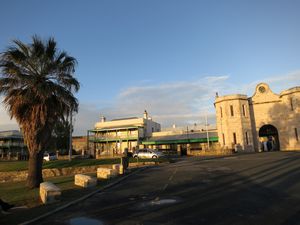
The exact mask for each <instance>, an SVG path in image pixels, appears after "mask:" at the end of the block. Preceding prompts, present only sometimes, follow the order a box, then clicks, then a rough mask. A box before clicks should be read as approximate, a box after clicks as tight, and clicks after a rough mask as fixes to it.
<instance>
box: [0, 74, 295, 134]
mask: <svg viewBox="0 0 300 225" xmlns="http://www.w3.org/2000/svg"><path fill="white" fill-rule="evenodd" d="M260 82H265V83H268V84H269V85H270V87H271V89H272V90H274V92H276V93H280V92H281V91H282V90H285V89H287V88H291V87H294V86H297V85H299V84H300V71H295V72H291V73H288V74H284V75H275V76H270V77H267V78H264V79H262V80H256V81H253V82H251V83H249V84H236V83H234V82H232V81H231V80H230V78H229V76H207V77H204V78H199V79H195V80H189V81H186V80H185V81H176V82H169V83H160V84H159V83H158V84H153V83H152V84H150V82H148V81H147V82H139V85H138V86H131V87H128V88H126V89H124V90H122V91H120V93H119V94H118V95H117V96H116V99H115V101H113V102H111V104H110V106H106V107H101V104H96V103H94V104H88V103H85V102H80V107H79V113H78V114H77V115H76V116H75V123H74V124H75V132H74V135H85V134H86V131H87V130H88V129H91V128H93V126H94V124H95V123H96V122H98V121H99V119H100V115H104V116H106V117H107V119H108V120H110V119H115V118H122V117H132V116H142V113H143V112H144V110H145V109H147V111H148V112H149V113H150V116H152V118H153V120H154V121H158V122H160V123H161V124H162V126H163V127H169V126H171V125H172V124H177V125H178V126H186V125H193V124H194V123H196V124H204V121H205V119H204V116H205V114H207V115H208V120H209V123H210V124H214V123H215V109H214V106H213V102H214V98H215V93H216V92H219V94H220V95H224V94H234V93H241V94H247V95H248V96H252V94H253V93H254V89H255V86H256V85H257V84H258V83H260ZM295 84H296V85H295ZM17 127H18V126H17V124H16V122H15V121H11V120H10V118H9V116H8V115H7V113H6V111H5V110H4V109H3V107H0V130H5V129H16V128H17Z"/></svg>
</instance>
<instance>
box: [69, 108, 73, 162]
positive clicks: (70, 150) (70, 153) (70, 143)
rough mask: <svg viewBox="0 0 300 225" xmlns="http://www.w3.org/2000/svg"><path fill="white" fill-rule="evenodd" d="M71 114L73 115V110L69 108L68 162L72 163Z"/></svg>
mask: <svg viewBox="0 0 300 225" xmlns="http://www.w3.org/2000/svg"><path fill="white" fill-rule="evenodd" d="M72 114H73V110H72V108H70V137H69V161H72V133H73V125H72V122H73V121H72V120H73V119H72Z"/></svg>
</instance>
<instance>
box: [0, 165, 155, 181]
mask: <svg viewBox="0 0 300 225" xmlns="http://www.w3.org/2000/svg"><path fill="white" fill-rule="evenodd" d="M154 164H155V162H140V163H130V164H129V167H138V166H141V165H154ZM111 166H112V165H96V166H85V167H66V168H60V169H43V177H44V178H47V177H57V176H70V175H75V174H79V173H80V174H83V173H92V172H95V173H96V172H97V168H99V167H104V168H111ZM27 175H28V171H27V170H24V171H12V172H0V183H5V182H18V181H24V180H26V179H27Z"/></svg>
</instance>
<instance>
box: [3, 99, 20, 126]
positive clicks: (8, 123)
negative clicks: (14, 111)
mask: <svg viewBox="0 0 300 225" xmlns="http://www.w3.org/2000/svg"><path fill="white" fill-rule="evenodd" d="M2 100H3V98H1V97H0V102H1V106H0V131H4V130H18V129H19V126H18V124H17V122H16V121H15V120H14V119H12V120H11V119H10V116H9V115H8V112H7V111H6V109H5V108H4V106H3V104H2Z"/></svg>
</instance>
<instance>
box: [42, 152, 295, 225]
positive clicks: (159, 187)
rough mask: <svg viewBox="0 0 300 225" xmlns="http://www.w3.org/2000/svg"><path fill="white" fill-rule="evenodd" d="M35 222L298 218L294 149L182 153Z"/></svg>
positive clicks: (123, 224)
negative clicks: (213, 155)
mask: <svg viewBox="0 0 300 225" xmlns="http://www.w3.org/2000/svg"><path fill="white" fill-rule="evenodd" d="M38 224H47V225H50V224H51V225H56V224H57V225H58V224H60V225H62V224H71V225H80V224H86V225H96V224H107V225H110V224H118V225H129V224H130V225H131V224H134V225H142V224H144V225H148V224H149V225H152V224H172V225H173V224H178V225H183V224H218V225H219V224H230V225H232V224H243V225H245V224H255V225H260V224H263V225H266V224H272V225H276V224H280V225H291V224H300V152H287V153H284V152H270V153H257V154H249V155H235V156H232V157H226V158H219V159H211V160H205V161H203V160H201V159H199V158H184V159H181V160H180V161H178V162H176V163H172V164H168V165H163V166H158V167H153V168H149V169H146V170H145V171H143V172H140V173H138V174H136V175H134V176H133V177H131V178H129V179H128V180H126V181H124V182H122V183H121V184H119V185H118V186H115V187H114V188H112V189H110V190H108V191H106V192H105V193H99V194H97V195H95V196H93V197H92V198H90V199H87V200H85V201H83V202H82V203H80V204H78V205H76V206H72V207H70V208H68V209H66V210H64V211H62V212H60V213H58V214H56V215H55V216H51V218H47V219H46V220H43V221H39V222H38Z"/></svg>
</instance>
